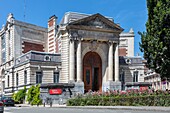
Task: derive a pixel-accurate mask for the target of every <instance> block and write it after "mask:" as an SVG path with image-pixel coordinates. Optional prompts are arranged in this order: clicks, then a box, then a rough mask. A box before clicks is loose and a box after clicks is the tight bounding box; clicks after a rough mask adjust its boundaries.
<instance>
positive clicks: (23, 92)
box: [12, 87, 27, 103]
mask: <svg viewBox="0 0 170 113" xmlns="http://www.w3.org/2000/svg"><path fill="white" fill-rule="evenodd" d="M26 91H27V89H26V87H24V89H21V90H19V91H18V92H17V93H14V94H13V96H12V97H13V99H14V101H15V102H18V103H23V101H24V100H25V96H26Z"/></svg>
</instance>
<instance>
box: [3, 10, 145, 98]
mask: <svg viewBox="0 0 170 113" xmlns="http://www.w3.org/2000/svg"><path fill="white" fill-rule="evenodd" d="M122 31H123V29H122V28H121V27H120V26H119V25H118V24H116V23H115V22H114V20H113V18H110V17H105V16H103V15H101V14H94V15H87V14H80V13H73V12H68V13H66V14H65V15H64V16H63V18H62V20H61V22H60V23H59V24H57V17H56V16H55V15H54V16H52V17H50V18H49V20H48V28H47V29H46V28H42V27H39V26H35V25H32V24H28V23H25V22H20V21H17V20H15V19H14V17H13V15H12V14H10V15H9V16H8V19H7V23H6V25H5V26H4V27H3V28H2V29H1V31H0V37H1V38H0V42H1V45H2V46H1V47H0V49H1V51H2V53H1V55H0V57H1V77H2V79H1V81H2V88H1V89H2V90H3V92H4V93H5V94H6V95H10V94H12V93H13V92H15V91H17V90H18V89H22V88H23V87H24V86H27V88H28V87H30V86H31V85H35V84H36V83H37V81H39V78H38V77H36V75H41V74H42V73H43V77H42V80H40V81H39V82H40V83H53V82H54V78H53V75H54V72H56V70H57V72H59V78H58V79H59V81H58V82H60V83H73V84H75V88H74V89H73V92H81V93H84V92H87V91H88V90H93V91H107V90H117V89H122V88H121V87H123V86H124V83H125V82H143V73H144V71H143V70H144V65H143V64H142V62H141V61H142V58H141V57H134V31H133V29H131V30H130V31H129V32H127V33H125V32H122ZM6 48H9V49H6ZM29 50H34V51H29ZM119 56H122V57H119ZM122 61H123V62H122ZM134 72H135V77H134ZM25 75H27V76H25ZM24 77H25V78H24ZM26 79H27V80H26ZM134 80H135V81H134ZM4 88H5V89H4Z"/></svg>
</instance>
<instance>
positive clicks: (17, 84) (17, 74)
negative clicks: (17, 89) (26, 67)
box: [16, 73, 18, 86]
mask: <svg viewBox="0 0 170 113" xmlns="http://www.w3.org/2000/svg"><path fill="white" fill-rule="evenodd" d="M16 86H18V73H16Z"/></svg>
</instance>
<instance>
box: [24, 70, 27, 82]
mask: <svg viewBox="0 0 170 113" xmlns="http://www.w3.org/2000/svg"><path fill="white" fill-rule="evenodd" d="M24 84H27V70H25V71H24Z"/></svg>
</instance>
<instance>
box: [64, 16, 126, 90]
mask: <svg viewBox="0 0 170 113" xmlns="http://www.w3.org/2000/svg"><path fill="white" fill-rule="evenodd" d="M66 29H67V31H69V33H68V35H69V36H68V40H69V45H68V47H69V77H68V79H69V80H68V82H70V83H75V84H78V89H76V90H80V89H81V91H82V90H83V92H84V91H85V92H87V91H88V90H92V91H105V90H107V89H110V90H114V89H119V86H118V87H117V85H119V55H118V43H119V34H120V33H121V32H122V30H123V29H122V28H120V27H119V26H118V25H117V24H115V23H114V22H113V21H111V20H109V19H107V18H105V17H104V16H102V15H100V14H95V15H92V16H89V17H86V18H83V19H80V20H78V21H74V22H71V23H69V24H68V25H67V26H66ZM63 68H64V67H63ZM115 83H116V84H115ZM117 83H118V84H117Z"/></svg>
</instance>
